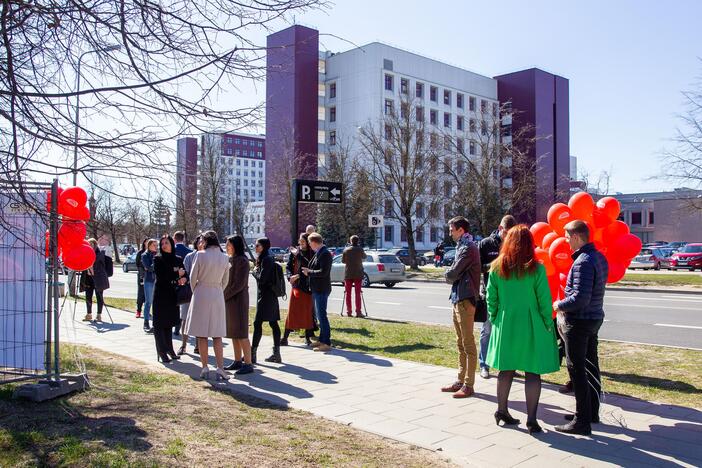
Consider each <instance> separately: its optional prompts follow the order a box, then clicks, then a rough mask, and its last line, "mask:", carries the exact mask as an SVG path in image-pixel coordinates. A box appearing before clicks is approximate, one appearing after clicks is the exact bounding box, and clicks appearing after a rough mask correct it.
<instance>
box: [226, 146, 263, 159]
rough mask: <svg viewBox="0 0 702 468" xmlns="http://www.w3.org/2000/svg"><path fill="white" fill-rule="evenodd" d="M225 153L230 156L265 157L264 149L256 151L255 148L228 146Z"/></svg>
mask: <svg viewBox="0 0 702 468" xmlns="http://www.w3.org/2000/svg"><path fill="white" fill-rule="evenodd" d="M225 153H226V154H227V155H229V156H232V155H234V156H245V157H252V158H262V157H263V151H254V150H251V151H249V150H243V151H242V150H240V149H234V150H232V148H227V149H226V150H225Z"/></svg>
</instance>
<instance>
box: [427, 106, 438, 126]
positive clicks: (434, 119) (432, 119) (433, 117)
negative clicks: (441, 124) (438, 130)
mask: <svg viewBox="0 0 702 468" xmlns="http://www.w3.org/2000/svg"><path fill="white" fill-rule="evenodd" d="M438 114H439V113H438V112H437V111H435V110H434V109H431V110H430V111H429V123H430V124H432V125H436V124H437V123H438V119H439V115H438Z"/></svg>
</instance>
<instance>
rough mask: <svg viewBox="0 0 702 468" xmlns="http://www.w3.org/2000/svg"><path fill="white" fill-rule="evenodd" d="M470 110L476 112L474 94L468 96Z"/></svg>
mask: <svg viewBox="0 0 702 468" xmlns="http://www.w3.org/2000/svg"><path fill="white" fill-rule="evenodd" d="M468 110H470V111H473V112H475V98H474V97H473V96H469V97H468Z"/></svg>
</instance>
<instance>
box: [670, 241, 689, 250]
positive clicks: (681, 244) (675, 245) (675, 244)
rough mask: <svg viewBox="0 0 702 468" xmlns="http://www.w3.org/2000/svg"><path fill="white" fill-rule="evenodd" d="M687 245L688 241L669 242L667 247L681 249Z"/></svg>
mask: <svg viewBox="0 0 702 468" xmlns="http://www.w3.org/2000/svg"><path fill="white" fill-rule="evenodd" d="M686 245H687V242H668V244H667V245H666V247H668V248H671V249H673V250H680V249H682V248H683V247H685V246H686Z"/></svg>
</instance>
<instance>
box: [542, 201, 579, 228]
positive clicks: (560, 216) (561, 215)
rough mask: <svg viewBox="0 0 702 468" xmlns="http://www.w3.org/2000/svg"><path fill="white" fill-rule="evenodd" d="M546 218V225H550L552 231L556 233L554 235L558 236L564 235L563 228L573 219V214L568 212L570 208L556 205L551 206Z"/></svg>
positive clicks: (560, 204) (561, 204) (559, 204)
mask: <svg viewBox="0 0 702 468" xmlns="http://www.w3.org/2000/svg"><path fill="white" fill-rule="evenodd" d="M546 217H547V219H548V224H550V225H551V227H552V228H553V230H554V231H556V234H558V235H559V236H562V235H563V234H565V230H564V229H563V227H564V226H565V225H566V224H568V223H569V222H571V221H573V220H574V219H575V218H574V217H573V212H572V211H571V210H570V208H568V205H564V204H563V203H556V204H554V205H552V206H551V208H549V210H548V215H547V216H546Z"/></svg>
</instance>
